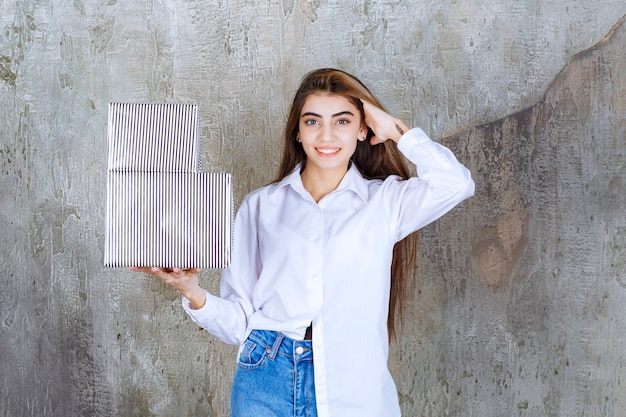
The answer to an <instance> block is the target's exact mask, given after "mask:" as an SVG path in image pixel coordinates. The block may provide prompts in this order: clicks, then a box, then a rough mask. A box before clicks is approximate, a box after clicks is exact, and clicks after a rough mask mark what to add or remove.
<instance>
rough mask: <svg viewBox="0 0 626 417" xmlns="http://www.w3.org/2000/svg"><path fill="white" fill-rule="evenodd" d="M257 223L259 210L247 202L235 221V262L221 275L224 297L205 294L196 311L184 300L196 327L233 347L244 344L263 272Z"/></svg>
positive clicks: (233, 257)
mask: <svg viewBox="0 0 626 417" xmlns="http://www.w3.org/2000/svg"><path fill="white" fill-rule="evenodd" d="M257 219H258V215H257V211H256V208H255V207H254V205H253V204H251V202H250V200H249V199H248V198H246V199H244V201H243V202H242V205H241V208H240V209H239V211H238V212H237V216H236V217H235V224H234V236H233V243H234V244H233V252H232V262H231V265H230V267H228V268H225V269H224V270H223V271H222V277H221V283H220V294H221V296H220V297H217V296H215V295H213V294H210V293H209V292H208V291H205V292H206V296H207V300H206V303H205V305H204V306H203V307H202V308H200V309H197V310H195V309H193V308H192V307H191V304H190V302H189V300H188V299H186V298H184V297H183V307H184V309H185V311H186V312H187V313H188V314H189V316H190V317H191V319H192V320H193V321H194V322H195V323H196V324H198V325H199V326H201V327H203V328H204V329H206V330H207V331H208V332H210V333H211V334H213V335H214V336H216V337H218V338H219V339H221V340H222V341H224V342H226V343H229V344H232V345H241V344H242V343H243V342H244V340H245V338H246V337H247V325H248V317H250V315H251V314H252V313H253V311H254V308H253V304H252V296H253V292H254V287H255V285H256V282H257V277H258V274H259V270H260V260H259V259H260V257H259V250H258V243H257V242H258V238H257V236H256V234H257V231H258V227H257V225H256V224H255V223H256V222H257Z"/></svg>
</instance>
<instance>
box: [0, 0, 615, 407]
mask: <svg viewBox="0 0 626 417" xmlns="http://www.w3.org/2000/svg"><path fill="white" fill-rule="evenodd" d="M624 15H626V3H624V2H623V1H622V0H619V1H618V0H612V1H605V2H578V1H570V2H563V1H552V0H547V1H533V0H520V1H501V0H500V1H487V0H478V1H475V2H473V3H472V4H469V3H467V2H458V1H445V2H441V1H434V0H424V1H414V2H408V1H407V2H374V1H365V2H339V3H337V2H328V1H321V0H313V1H305V0H301V1H295V0H282V1H270V2H265V1H242V0H225V1H209V0H198V1H193V0H191V1H180V0H164V1H158V0H156V1H150V2H142V3H137V2H118V1H116V0H108V1H93V0H84V1H83V0H74V1H72V2H62V1H59V0H49V1H34V0H33V1H29V0H20V1H16V0H12V1H11V0H1V1H0V126H1V127H2V129H0V156H1V158H0V161H1V162H0V230H1V232H0V415H2V416H63V417H65V416H173V415H176V416H192V415H193V416H196V415H205V416H226V415H227V411H228V394H229V390H230V387H229V386H230V381H231V378H232V373H233V370H234V360H235V348H234V347H230V346H226V345H224V344H222V343H221V342H219V341H217V340H216V339H214V338H213V337H212V336H210V335H207V334H206V333H205V332H204V331H201V330H199V329H198V328H197V326H195V325H193V324H192V323H191V322H190V320H188V319H187V318H186V317H185V314H184V312H183V311H182V307H181V306H180V302H179V299H178V297H177V295H176V293H175V292H174V291H172V290H170V289H168V288H166V287H165V286H164V285H162V284H160V283H158V282H156V281H155V280H154V279H151V278H148V277H145V276H141V275H138V274H132V273H128V272H125V271H123V270H111V269H105V268H103V267H102V249H103V243H104V236H103V231H104V201H105V171H106V159H105V152H106V112H107V103H108V102H110V101H133V102H138V101H150V102H182V103H197V104H198V105H199V106H200V112H201V118H202V120H201V129H202V136H203V140H204V144H203V152H202V158H203V164H204V166H205V167H208V168H209V169H210V170H220V171H221V170H224V171H229V172H232V173H233V175H234V179H235V190H236V200H237V201H239V200H240V199H241V197H242V196H243V195H244V194H245V193H247V192H248V191H250V190H251V189H253V188H255V187H258V186H259V185H262V184H264V183H266V182H268V181H269V180H271V178H272V177H273V176H274V174H275V170H276V165H277V163H278V158H279V156H278V155H279V152H280V140H279V136H280V133H281V129H282V125H283V123H284V116H285V113H286V111H287V108H288V105H289V101H290V99H291V96H292V94H293V92H294V89H295V87H296V86H297V83H298V80H299V78H300V77H301V75H302V74H303V73H304V72H305V71H308V70H310V69H313V68H316V67H320V66H336V67H340V68H343V69H346V70H348V71H350V72H353V73H355V74H356V75H358V76H360V77H361V78H362V79H363V80H364V81H365V82H366V83H367V84H368V85H369V86H370V87H371V88H372V90H373V91H374V92H375V93H377V94H378V96H379V97H380V98H381V99H382V101H383V102H384V103H386V104H387V106H388V108H389V109H390V110H391V111H392V112H393V113H395V114H397V115H398V116H400V117H402V118H404V119H405V120H407V122H409V123H410V124H412V125H419V126H422V127H423V128H424V129H425V130H426V131H428V132H429V133H430V134H431V135H432V136H433V137H435V138H440V137H443V139H442V141H443V142H444V143H446V144H447V145H449V146H450V147H452V148H453V149H454V150H455V151H456V152H457V154H458V155H459V158H460V159H461V160H463V161H464V162H466V163H467V164H468V165H469V166H470V168H471V169H472V171H473V173H474V175H475V177H476V180H477V195H476V196H475V197H474V198H473V199H472V200H470V201H468V202H467V203H465V204H463V205H462V206H461V207H459V208H457V209H455V211H454V212H453V213H451V214H450V215H449V216H447V217H445V218H444V219H442V220H440V221H438V222H436V223H435V224H433V225H431V226H429V227H427V228H426V229H424V230H423V238H422V247H421V251H420V259H419V262H420V267H419V271H418V273H417V276H416V288H415V290H414V300H415V302H414V303H413V304H412V306H411V308H410V309H409V311H408V313H407V317H406V320H405V326H404V333H403V334H402V336H401V338H400V339H399V341H398V342H397V343H395V344H393V345H392V357H391V359H390V366H391V368H392V370H393V372H394V375H395V376H396V380H397V383H398V390H399V394H400V398H401V402H402V408H403V411H404V414H405V415H406V416H443V415H446V416H481V417H483V416H494V417H495V416H583V415H584V416H590V417H605V416H621V415H623V411H622V410H624V409H626V387H625V385H624V383H623V381H622V379H623V377H622V376H623V375H624V367H625V361H626V348H624V336H623V335H624V334H625V331H626V313H624V310H623V306H624V305H626V303H625V302H626V260H625V257H624V254H625V253H626V249H624V248H625V247H626V216H625V214H624V213H625V210H626V199H625V197H624V194H623V189H624V186H625V183H626V171H625V170H624V158H625V155H626V141H625V140H624V139H626V119H625V116H624V115H625V114H626V100H625V99H624V97H626V71H625V70H624V69H623V68H624V65H623V63H624V62H626V57H625V56H624V54H625V53H626V50H625V48H624V45H626V38H625V34H624V32H625V31H626V25H625V24H624V23H623V21H621V20H620V19H621V18H622V17H623V16H624ZM588 48H591V49H588ZM581 51H586V52H582V53H581ZM202 280H203V284H204V285H205V286H207V287H208V288H210V289H211V290H213V291H216V290H217V285H218V280H219V274H218V273H217V272H216V271H206V272H205V273H203V276H202Z"/></svg>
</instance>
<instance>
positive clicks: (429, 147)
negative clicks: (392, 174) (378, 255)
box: [387, 128, 475, 241]
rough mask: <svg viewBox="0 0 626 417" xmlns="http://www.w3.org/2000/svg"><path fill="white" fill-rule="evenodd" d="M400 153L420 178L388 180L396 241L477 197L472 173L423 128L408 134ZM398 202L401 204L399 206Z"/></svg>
mask: <svg viewBox="0 0 626 417" xmlns="http://www.w3.org/2000/svg"><path fill="white" fill-rule="evenodd" d="M398 149H399V150H400V151H401V152H402V153H403V155H404V156H405V157H406V158H407V159H408V160H409V161H411V162H412V163H413V164H415V167H416V169H417V177H413V178H410V179H408V180H406V181H398V180H397V179H396V180H395V181H394V180H390V179H388V181H387V182H388V183H389V184H388V185H389V190H388V191H389V192H390V193H391V194H392V195H391V198H388V199H387V201H390V202H391V204H392V206H391V207H390V208H389V210H390V211H391V212H392V213H393V215H392V216H390V218H391V219H392V222H395V224H392V230H394V231H395V234H396V235H395V239H396V241H399V240H401V239H403V238H404V237H406V236H407V235H409V234H410V233H412V232H414V231H416V230H418V229H420V228H422V227H424V226H426V225H428V224H429V223H431V222H433V221H435V220H436V219H438V218H439V217H441V216H443V215H444V214H445V213H447V212H448V211H450V210H451V209H452V208H453V207H454V206H456V205H457V204H459V203H460V202H462V201H463V200H465V199H467V198H469V197H471V196H472V195H474V187H475V185H474V181H473V180H472V175H471V173H470V171H469V170H468V169H467V168H466V167H465V166H464V165H463V164H461V163H460V162H459V161H457V159H456V157H455V156H454V154H453V153H452V151H450V149H448V148H446V147H445V146H443V145H441V144H439V143H436V142H434V141H432V140H431V139H430V138H429V137H428V136H427V135H426V133H424V131H423V130H422V129H420V128H414V129H411V130H409V131H408V132H406V133H405V134H404V135H403V136H402V137H401V138H400V140H399V141H398ZM398 202H399V204H398Z"/></svg>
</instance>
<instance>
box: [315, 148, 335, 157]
mask: <svg viewBox="0 0 626 417" xmlns="http://www.w3.org/2000/svg"><path fill="white" fill-rule="evenodd" d="M315 150H316V151H317V152H319V153H321V154H323V155H334V154H336V153H337V152H339V151H340V148H333V149H327V148H323V149H322V148H315Z"/></svg>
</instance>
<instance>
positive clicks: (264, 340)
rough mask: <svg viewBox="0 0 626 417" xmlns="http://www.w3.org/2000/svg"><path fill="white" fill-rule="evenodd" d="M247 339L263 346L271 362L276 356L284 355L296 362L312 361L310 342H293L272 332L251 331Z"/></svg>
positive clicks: (311, 345) (311, 342)
mask: <svg viewBox="0 0 626 417" xmlns="http://www.w3.org/2000/svg"><path fill="white" fill-rule="evenodd" d="M248 338H249V339H250V340H253V341H254V342H256V343H258V344H260V345H261V346H263V347H264V348H265V349H266V350H267V353H268V354H269V358H270V359H271V360H274V358H276V355H285V356H289V357H291V358H294V359H297V360H312V359H313V341H311V340H294V339H291V338H289V337H287V336H285V335H284V334H282V333H280V332H276V331H273V330H252V332H251V333H250V336H248Z"/></svg>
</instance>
